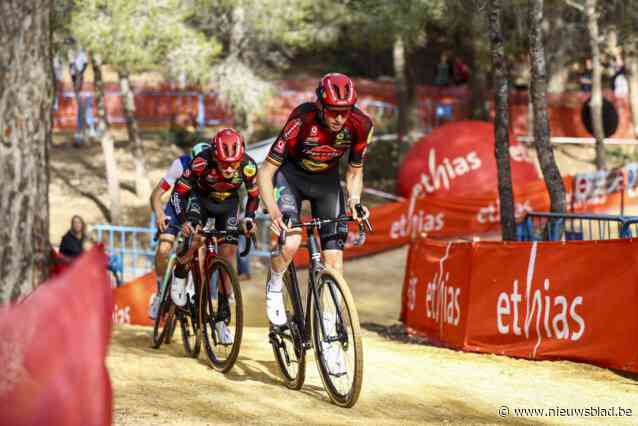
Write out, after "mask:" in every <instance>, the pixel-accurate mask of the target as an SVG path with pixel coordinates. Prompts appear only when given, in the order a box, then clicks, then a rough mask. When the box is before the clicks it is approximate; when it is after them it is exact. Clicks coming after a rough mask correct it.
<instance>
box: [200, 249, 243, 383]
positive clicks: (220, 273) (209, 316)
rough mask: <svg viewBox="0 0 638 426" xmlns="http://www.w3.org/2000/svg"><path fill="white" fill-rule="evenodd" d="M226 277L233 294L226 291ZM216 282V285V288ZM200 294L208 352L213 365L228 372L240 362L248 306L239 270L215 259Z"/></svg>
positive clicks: (208, 269)
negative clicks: (236, 270)
mask: <svg viewBox="0 0 638 426" xmlns="http://www.w3.org/2000/svg"><path fill="white" fill-rule="evenodd" d="M213 277H215V278H213ZM224 277H226V278H227V280H228V283H229V286H230V289H231V290H230V292H227V291H226V290H225V286H224V284H223V283H224ZM212 283H215V284H216V285H215V286H214V288H211V287H213V286H212V285H211V284H212ZM199 294H200V307H199V315H200V324H201V327H202V330H201V331H202V334H203V335H204V349H205V352H206V355H207V356H208V360H209V361H210V364H211V366H212V367H213V368H214V369H215V370H217V371H220V372H222V373H225V372H227V371H229V370H230V369H231V368H233V365H234V364H235V361H236V360H237V356H238V355H239V348H240V346H241V338H242V333H243V327H244V307H243V302H242V297H241V288H240V287H239V279H238V278H237V273H236V272H235V269H234V268H233V267H232V266H230V265H229V264H228V263H227V262H226V261H225V260H224V259H221V258H219V257H216V258H214V259H213V260H212V261H211V263H210V265H209V266H208V267H207V268H206V277H205V279H204V280H202V285H201V288H200V293H199Z"/></svg>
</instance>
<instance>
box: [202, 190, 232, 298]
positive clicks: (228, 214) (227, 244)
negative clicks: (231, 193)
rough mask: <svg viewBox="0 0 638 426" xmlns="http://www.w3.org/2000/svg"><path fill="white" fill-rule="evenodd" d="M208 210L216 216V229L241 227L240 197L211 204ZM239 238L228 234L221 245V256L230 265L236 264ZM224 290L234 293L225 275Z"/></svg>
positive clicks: (228, 293)
mask: <svg viewBox="0 0 638 426" xmlns="http://www.w3.org/2000/svg"><path fill="white" fill-rule="evenodd" d="M208 211H209V212H210V213H211V217H214V218H215V229H217V230H219V231H224V230H226V231H230V230H238V229H239V219H238V217H239V198H237V197H233V198H229V199H227V200H224V201H222V202H221V203H215V204H214V205H211V206H209V209H208ZM237 244H238V239H237V237H235V236H227V237H225V238H224V239H223V241H221V244H220V245H219V257H221V258H222V259H224V260H225V261H226V262H228V264H229V265H231V266H234V265H235V257H236V254H237ZM224 290H225V291H226V294H227V295H229V296H230V295H231V294H232V285H231V283H230V279H229V277H227V276H224Z"/></svg>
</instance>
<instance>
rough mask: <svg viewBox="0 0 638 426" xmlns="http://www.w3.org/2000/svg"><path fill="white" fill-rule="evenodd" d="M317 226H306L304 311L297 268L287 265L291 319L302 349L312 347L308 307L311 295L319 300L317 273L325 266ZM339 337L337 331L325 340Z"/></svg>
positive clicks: (322, 326) (339, 317)
mask: <svg viewBox="0 0 638 426" xmlns="http://www.w3.org/2000/svg"><path fill="white" fill-rule="evenodd" d="M318 228H319V225H312V226H310V227H306V236H307V241H308V243H307V245H306V247H307V249H308V253H309V254H310V267H309V268H308V294H307V297H306V310H305V311H304V307H303V305H302V303H301V302H302V298H301V292H300V290H299V280H298V278H297V270H296V268H295V265H294V263H293V262H291V263H290V265H289V271H290V279H291V281H292V282H291V284H292V288H291V289H290V290H291V295H290V296H291V299H292V300H291V302H292V304H293V310H294V317H293V319H294V321H295V322H296V323H297V325H298V328H299V332H300V333H301V339H302V342H303V348H304V350H308V349H310V348H311V347H312V344H311V339H310V336H311V330H310V312H311V311H312V309H310V307H311V306H312V298H313V297H314V299H315V300H316V301H317V303H318V301H319V289H318V288H317V275H318V274H319V273H320V272H321V271H322V270H323V269H324V268H325V266H324V264H323V262H322V261H321V250H320V249H319V243H318V242H317V237H316V233H317V229H318ZM329 289H330V294H331V296H332V298H333V300H335V301H336V295H335V293H334V289H333V288H332V287H329ZM335 303H336V302H335ZM336 312H337V320H338V322H339V323H341V322H342V321H343V318H341V312H339V310H338V309H337V311H336ZM317 317H318V318H319V324H320V326H321V331H322V333H323V336H324V338H325V336H326V335H327V333H326V328H325V325H324V322H323V316H322V315H317ZM346 337H347V336H346ZM341 338H342V336H341V333H340V332H339V333H338V335H337V336H335V337H331V338H329V340H327V342H332V341H336V340H340V339H341Z"/></svg>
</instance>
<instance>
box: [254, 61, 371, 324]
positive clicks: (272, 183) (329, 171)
mask: <svg viewBox="0 0 638 426" xmlns="http://www.w3.org/2000/svg"><path fill="white" fill-rule="evenodd" d="M316 95H317V100H316V102H308V103H304V104H301V105H299V106H298V107H297V108H295V109H294V110H293V111H292V113H291V114H290V116H289V117H288V121H287V122H286V124H285V126H284V128H283V130H282V131H281V133H280V134H279V137H278V138H277V139H276V140H275V142H274V143H273V145H272V147H271V149H270V153H269V155H268V157H267V159H266V160H267V161H266V162H264V164H263V165H262V166H261V168H260V170H259V175H258V182H259V189H260V192H261V197H262V200H263V201H264V204H265V205H266V208H267V209H268V212H269V214H270V217H271V219H272V228H271V229H272V231H273V233H275V234H279V233H280V232H281V231H282V230H283V229H286V228H287V227H286V223H285V222H284V216H285V217H286V218H289V219H290V220H291V221H292V222H293V223H294V222H295V221H299V219H300V218H299V211H300V209H301V202H302V201H303V200H309V201H310V205H311V208H312V215H313V216H314V217H322V218H336V217H338V216H340V215H342V214H345V212H346V209H348V210H350V212H351V214H352V215H353V216H354V217H355V218H357V219H358V220H362V219H363V218H359V217H358V215H357V212H356V210H355V208H354V206H355V205H357V204H359V203H360V200H361V191H362V189H363V160H364V155H365V151H366V147H367V144H368V143H369V142H370V139H371V137H372V132H373V126H372V121H371V120H370V118H369V117H368V116H367V115H366V114H364V113H363V112H362V111H361V110H359V109H358V108H357V107H356V106H355V104H356V102H357V92H356V90H355V87H354V84H353V82H352V80H351V79H350V78H348V77H347V76H346V75H344V74H337V73H332V74H327V75H325V76H324V77H323V78H322V79H321V80H320V82H319V85H318V87H317V90H316ZM346 152H349V154H348V155H349V157H348V166H347V170H346V173H345V182H346V188H345V194H344V191H343V190H342V188H341V184H340V174H339V159H340V158H341V157H342V156H343V155H344V154H345V153H346ZM366 215H367V210H366ZM347 235H348V227H347V224H340V225H336V224H335V225H333V226H328V227H324V228H322V229H321V235H320V237H321V247H322V250H323V255H324V258H325V261H326V264H327V265H328V266H331V267H333V268H334V269H336V270H337V271H339V272H343V253H342V250H343V246H344V244H345V241H346V238H347ZM300 243H301V234H300V232H299V231H298V230H297V232H295V231H294V230H291V231H290V232H288V233H287V239H286V243H285V245H284V247H283V248H282V251H281V254H280V255H278V256H273V257H272V267H271V279H270V281H269V282H268V284H267V289H266V292H267V293H266V304H267V309H266V310H267V314H268V319H269V320H270V322H271V323H273V324H274V325H277V326H279V325H282V324H284V323H285V322H286V314H285V311H284V304H283V296H282V293H281V289H282V286H283V281H282V279H283V274H284V272H285V270H286V268H287V266H288V263H289V262H290V261H291V260H292V259H293V256H294V255H295V253H296V252H297V249H298V248H299V245H300Z"/></svg>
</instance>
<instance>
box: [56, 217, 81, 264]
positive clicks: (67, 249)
mask: <svg viewBox="0 0 638 426" xmlns="http://www.w3.org/2000/svg"><path fill="white" fill-rule="evenodd" d="M86 241H87V238H86V224H85V223H84V219H82V217H80V216H79V215H77V214H76V215H75V216H73V218H71V229H69V230H68V232H67V233H66V234H64V237H62V242H60V253H62V254H63V255H64V256H66V257H69V258H72V259H75V258H76V257H78V256H80V255H81V254H82V252H83V251H84V244H85V242H86Z"/></svg>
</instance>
